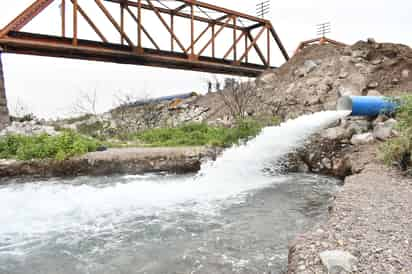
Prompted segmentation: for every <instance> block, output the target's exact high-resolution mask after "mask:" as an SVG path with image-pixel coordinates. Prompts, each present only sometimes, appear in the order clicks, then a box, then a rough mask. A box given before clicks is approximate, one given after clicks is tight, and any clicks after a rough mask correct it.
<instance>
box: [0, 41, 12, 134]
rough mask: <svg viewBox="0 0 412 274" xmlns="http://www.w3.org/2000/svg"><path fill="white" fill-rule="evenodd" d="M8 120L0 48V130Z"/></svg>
mask: <svg viewBox="0 0 412 274" xmlns="http://www.w3.org/2000/svg"><path fill="white" fill-rule="evenodd" d="M9 122H10V117H9V110H8V108H7V98H6V88H5V85H4V74H3V63H2V60H1V48H0V130H1V129H3V128H5V127H6V126H7V125H8V124H9Z"/></svg>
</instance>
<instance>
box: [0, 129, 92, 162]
mask: <svg viewBox="0 0 412 274" xmlns="http://www.w3.org/2000/svg"><path fill="white" fill-rule="evenodd" d="M98 146H99V143H98V142H97V141H95V140H94V139H91V138H88V137H85V136H83V135H80V134H77V133H74V132H72V131H66V132H63V133H62V134H59V135H57V136H49V135H47V134H42V135H37V136H23V135H8V136H5V137H2V138H0V158H3V159H18V160H32V159H46V158H49V159H55V160H64V159H67V158H70V157H73V156H77V155H82V154H85V153H87V152H92V151H96V149H97V148H98Z"/></svg>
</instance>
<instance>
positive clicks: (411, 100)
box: [381, 95, 412, 170]
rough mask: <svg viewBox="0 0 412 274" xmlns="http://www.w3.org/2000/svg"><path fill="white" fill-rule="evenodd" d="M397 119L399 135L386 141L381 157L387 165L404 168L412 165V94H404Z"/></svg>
mask: <svg viewBox="0 0 412 274" xmlns="http://www.w3.org/2000/svg"><path fill="white" fill-rule="evenodd" d="M399 101H400V102H401V103H400V104H399V105H400V107H399V108H398V109H397V113H396V119H397V121H398V125H397V130H398V132H399V136H398V137H395V138H392V139H390V140H388V141H386V142H385V143H384V144H383V145H382V147H381V158H382V159H383V160H384V161H385V163H386V164H387V165H397V166H399V167H400V168H402V169H403V170H407V169H409V168H410V166H411V155H412V96H411V95H408V96H403V97H402V98H401V99H400V100H399Z"/></svg>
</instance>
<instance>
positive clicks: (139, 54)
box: [0, 0, 289, 77]
mask: <svg viewBox="0 0 412 274" xmlns="http://www.w3.org/2000/svg"><path fill="white" fill-rule="evenodd" d="M53 2H57V3H59V7H60V12H59V14H60V16H59V17H58V18H57V19H58V21H57V22H50V24H51V25H53V26H55V25H56V24H58V33H54V34H50V33H49V31H48V30H46V33H42V34H40V33H33V32H27V31H23V28H25V26H26V25H28V24H29V23H30V22H31V21H32V20H33V19H34V18H36V17H38V16H40V15H42V13H44V12H45V9H46V8H48V7H49V6H51V4H52V3H53ZM86 4H87V5H88V8H89V10H87V9H86ZM8 5H9V4H8ZM97 14H99V15H100V16H101V18H103V19H100V20H97V19H96V15H97ZM60 17H61V19H60ZM149 18H151V19H149ZM54 21H56V20H54ZM103 21H105V22H103ZM81 23H82V24H83V25H82V24H81ZM102 23H106V24H109V25H110V28H111V31H112V33H113V31H114V33H115V37H113V35H112V37H110V39H109V36H108V35H107V34H106V33H105V32H106V31H107V27H105V28H102V27H101V26H100V27H99V25H100V24H102ZM86 27H87V28H88V29H89V30H90V31H91V30H92V32H93V33H92V34H93V35H87V36H86V37H83V36H84V35H83V36H81V33H82V32H83V31H84V28H86ZM160 31H164V32H165V35H162V36H161V37H159V35H158V33H159V32H160ZM156 35H157V37H156ZM91 37H96V38H95V39H92V38H91ZM113 40H115V41H113ZM262 44H263V45H262ZM274 45H276V46H277V48H278V49H279V50H280V51H277V53H278V54H279V53H280V54H281V56H282V58H284V59H286V60H288V59H289V57H288V54H287V51H286V50H285V48H284V46H283V45H282V42H281V40H280V38H279V36H278V35H277V33H276V31H275V29H274V28H273V26H272V24H271V22H270V21H269V20H266V19H262V18H258V17H255V16H251V15H247V14H244V13H241V12H237V11H233V10H229V9H226V8H222V7H218V6H215V5H211V4H208V3H204V2H199V1H196V0H130V1H128V0H36V1H35V2H34V3H33V4H32V5H31V6H29V7H28V8H27V9H26V10H24V11H23V12H22V13H21V14H20V15H19V16H17V17H16V18H15V19H14V20H13V21H11V22H10V23H9V24H8V25H6V26H5V27H4V28H3V29H1V30H0V49H2V51H4V52H9V53H17V54H29V55H39V56H49V57H64V58H73V59H83V60H95V61H104V62H113V63H121V64H134V65H146V66H158V67H165V68H174V69H184V70H194V71H202V72H210V73H223V74H232V75H239V76H251V77H254V76H257V75H258V74H260V73H261V72H262V71H264V70H265V69H268V68H273V67H274V66H273V65H272V63H273V62H274V58H273V57H272V56H273V55H274V53H273V52H274V50H272V51H271V49H272V47H273V46H274ZM251 55H254V56H255V57H254V58H253V60H252V58H251Z"/></svg>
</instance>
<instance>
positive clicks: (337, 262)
mask: <svg viewBox="0 0 412 274" xmlns="http://www.w3.org/2000/svg"><path fill="white" fill-rule="evenodd" d="M319 256H320V259H321V261H322V264H323V265H324V266H325V267H326V269H327V270H328V273H330V274H339V273H352V272H353V271H356V264H357V261H358V259H357V258H356V257H355V256H353V255H352V254H350V253H349V252H346V251H341V250H327V251H323V252H321V253H320V254H319Z"/></svg>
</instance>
